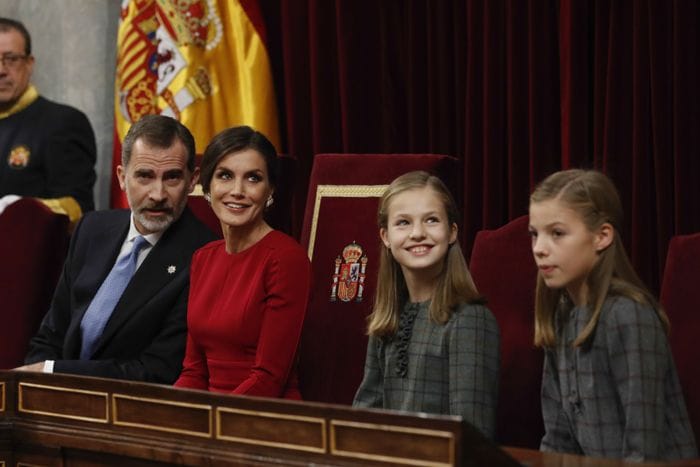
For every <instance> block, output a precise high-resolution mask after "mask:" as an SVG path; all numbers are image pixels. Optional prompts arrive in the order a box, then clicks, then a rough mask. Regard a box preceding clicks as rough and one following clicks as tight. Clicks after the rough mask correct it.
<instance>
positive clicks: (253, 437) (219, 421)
mask: <svg viewBox="0 0 700 467" xmlns="http://www.w3.org/2000/svg"><path fill="white" fill-rule="evenodd" d="M216 437H217V438H218V439H223V440H227V441H236V442H238V443H246V444H253V445H263V446H270V447H277V448H285V449H292V450H296V451H305V452H318V453H325V452H326V421H325V420H324V419H323V418H316V417H305V416H296V415H285V414H280V413H270V412H260V411H252V410H242V409H231V408H224V407H220V408H218V409H217V410H216Z"/></svg>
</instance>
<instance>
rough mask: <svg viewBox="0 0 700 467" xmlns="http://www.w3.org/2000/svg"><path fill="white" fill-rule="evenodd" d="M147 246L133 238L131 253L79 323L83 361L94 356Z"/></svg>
mask: <svg viewBox="0 0 700 467" xmlns="http://www.w3.org/2000/svg"><path fill="white" fill-rule="evenodd" d="M146 245H148V242H147V241H146V239H145V238H144V237H142V236H140V235H139V236H138V237H136V238H135V239H134V243H133V245H132V246H131V252H130V253H128V254H126V255H122V256H121V257H120V258H119V259H118V260H117V262H116V263H115V264H114V266H113V267H112V270H111V271H109V274H108V275H107V277H106V278H105V280H104V282H102V285H101V286H100V288H99V290H98V291H97V293H96V294H95V298H93V299H92V302H90V306H88V309H87V311H86V312H85V315H83V320H82V321H81V322H80V330H81V331H82V335H83V344H82V347H81V348H80V359H81V360H89V359H90V357H92V354H93V353H94V351H95V349H94V347H95V344H97V341H98V340H99V338H100V336H101V335H102V331H104V328H105V325H106V324H107V321H109V317H110V316H112V312H113V311H114V307H115V306H117V302H118V301H119V298H120V297H121V296H122V294H123V293H124V289H126V286H127V284H128V283H129V281H130V280H131V276H133V275H134V272H136V262H137V260H138V257H139V252H140V251H141V249H142V248H143V247H144V246H146Z"/></svg>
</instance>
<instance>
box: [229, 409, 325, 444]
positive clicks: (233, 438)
mask: <svg viewBox="0 0 700 467" xmlns="http://www.w3.org/2000/svg"><path fill="white" fill-rule="evenodd" d="M222 413H233V414H240V415H252V416H255V417H265V418H275V419H281V420H293V421H297V422H307V423H318V424H319V426H320V429H321V447H313V446H299V445H298V444H291V443H280V442H278V441H265V440H262V439H258V438H242V437H238V436H228V435H224V434H222V433H221V414H222ZM216 437H217V439H222V440H226V441H236V442H238V443H245V444H259V445H262V446H270V447H275V448H285V449H291V450H294V451H304V452H316V453H320V454H324V453H325V452H326V451H327V449H328V440H327V438H326V420H325V419H323V418H317V417H305V416H297V415H285V414H279V413H273V412H259V411H254V410H242V409H230V408H227V407H217V408H216Z"/></svg>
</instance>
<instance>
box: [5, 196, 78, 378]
mask: <svg viewBox="0 0 700 467" xmlns="http://www.w3.org/2000/svg"><path fill="white" fill-rule="evenodd" d="M0 239H2V240H1V241H0V258H2V261H0V284H1V285H0V320H1V321H2V326H0V342H2V350H0V369H7V368H14V367H16V366H19V365H21V364H22V362H23V361H24V357H25V355H26V353H27V349H28V345H29V340H30V339H31V338H32V336H33V335H34V333H35V332H36V330H37V328H38V327H39V323H40V322H41V319H42V318H43V316H44V314H45V313H46V310H48V308H49V303H50V302H51V297H52V296H53V291H54V288H55V287H56V282H57V281H58V276H59V275H60V273H61V268H62V266H63V260H64V259H65V256H66V252H67V250H68V217H67V216H65V215H62V214H55V213H54V212H52V211H51V210H50V209H49V208H47V207H46V206H45V205H44V204H42V203H41V202H39V201H37V200H36V199H34V198H22V199H20V200H19V201H17V202H15V203H13V204H11V205H10V206H8V207H7V208H6V209H5V211H4V212H3V213H2V214H1V215H0Z"/></svg>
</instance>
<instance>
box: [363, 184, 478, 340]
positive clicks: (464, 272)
mask: <svg viewBox="0 0 700 467" xmlns="http://www.w3.org/2000/svg"><path fill="white" fill-rule="evenodd" d="M425 187H429V188H430V189H432V190H433V192H435V194H436V195H437V196H438V197H439V198H440V201H442V204H443V206H444V207H445V212H447V221H448V227H449V226H451V225H452V224H453V223H457V220H458V218H459V215H458V212H457V205H456V203H455V201H454V199H453V198H452V195H451V194H450V191H449V190H448V189H447V187H446V186H445V184H444V183H442V181H441V180H440V179H439V178H437V177H435V176H433V175H430V174H429V173H428V172H424V171H415V172H409V173H406V174H404V175H401V176H400V177H398V178H396V179H395V180H394V181H393V182H391V184H390V185H389V187H388V188H387V189H386V191H384V194H383V195H382V198H381V200H380V201H379V211H378V213H377V223H378V224H379V228H380V229H382V228H383V229H386V228H387V226H388V217H389V207H390V205H391V201H392V200H393V198H394V196H396V195H398V194H400V193H403V192H405V191H409V190H415V189H421V188H425ZM406 300H408V290H407V288H406V281H405V279H404V277H403V272H402V271H401V266H400V265H399V264H398V263H397V262H396V260H395V259H394V257H393V256H392V254H391V251H390V250H389V249H388V248H386V247H385V246H384V244H382V245H381V253H380V258H379V274H378V278H377V291H376V294H375V298H374V310H373V311H372V313H371V314H370V315H369V316H368V318H367V319H368V327H367V333H368V334H369V335H372V336H391V335H393V334H395V333H396V331H397V329H398V323H399V315H400V314H401V307H402V306H403V304H404V303H405V302H406ZM479 301H481V297H480V296H479V293H478V292H477V290H476V286H475V285H474V281H473V280H472V277H471V274H469V269H468V268H467V263H466V262H465V261H464V256H463V255H462V250H461V248H460V247H459V242H458V241H455V242H454V243H453V244H452V245H450V246H449V248H448V250H447V258H446V260H445V264H444V266H443V271H442V273H441V274H440V278H439V279H438V283H437V286H436V288H435V293H434V295H433V297H432V301H431V303H430V318H431V319H432V320H433V321H435V322H437V323H440V324H444V323H446V322H447V320H449V319H450V316H451V314H452V311H453V309H454V308H455V306H457V305H458V304H460V303H470V302H479Z"/></svg>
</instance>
